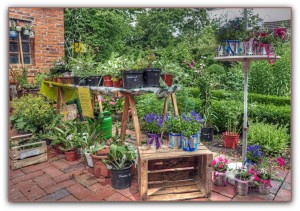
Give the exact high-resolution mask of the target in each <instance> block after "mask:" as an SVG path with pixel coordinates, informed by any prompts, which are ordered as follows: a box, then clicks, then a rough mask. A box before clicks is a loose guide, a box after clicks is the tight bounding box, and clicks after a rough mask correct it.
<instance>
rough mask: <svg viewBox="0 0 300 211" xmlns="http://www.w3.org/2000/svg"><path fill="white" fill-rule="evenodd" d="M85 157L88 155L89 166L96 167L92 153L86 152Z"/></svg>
mask: <svg viewBox="0 0 300 211" xmlns="http://www.w3.org/2000/svg"><path fill="white" fill-rule="evenodd" d="M85 157H86V160H87V164H88V166H89V167H94V165H93V160H92V156H91V154H90V153H85Z"/></svg>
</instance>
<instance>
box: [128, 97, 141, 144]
mask: <svg viewBox="0 0 300 211" xmlns="http://www.w3.org/2000/svg"><path fill="white" fill-rule="evenodd" d="M129 104H130V111H131V115H132V119H133V126H134V130H135V135H136V142H137V145H138V146H140V145H141V131H140V123H139V118H138V115H137V110H136V107H135V101H134V96H133V95H131V94H130V95H129Z"/></svg>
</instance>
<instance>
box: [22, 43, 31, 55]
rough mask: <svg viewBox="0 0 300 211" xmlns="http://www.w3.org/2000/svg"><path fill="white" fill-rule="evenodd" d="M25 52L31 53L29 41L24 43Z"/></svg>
mask: <svg viewBox="0 0 300 211" xmlns="http://www.w3.org/2000/svg"><path fill="white" fill-rule="evenodd" d="M22 50H23V53H30V44H29V43H28V42H23V43H22Z"/></svg>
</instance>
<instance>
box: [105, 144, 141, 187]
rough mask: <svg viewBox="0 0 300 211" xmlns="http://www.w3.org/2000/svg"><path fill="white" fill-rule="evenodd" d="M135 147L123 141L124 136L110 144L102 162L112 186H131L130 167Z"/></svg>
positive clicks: (133, 158) (134, 156)
mask: <svg viewBox="0 0 300 211" xmlns="http://www.w3.org/2000/svg"><path fill="white" fill-rule="evenodd" d="M136 154H137V153H136V149H135V148H134V147H133V146H131V145H130V144H127V143H125V138H123V139H121V138H118V139H116V140H114V141H113V143H112V144H111V145H110V151H109V153H108V154H107V158H106V159H102V162H103V164H104V165H105V166H106V167H107V169H109V171H110V175H111V183H112V187H113V188H115V189H125V188H128V187H130V186H131V178H132V175H131V171H132V170H131V169H132V165H133V163H134V162H135V160H136Z"/></svg>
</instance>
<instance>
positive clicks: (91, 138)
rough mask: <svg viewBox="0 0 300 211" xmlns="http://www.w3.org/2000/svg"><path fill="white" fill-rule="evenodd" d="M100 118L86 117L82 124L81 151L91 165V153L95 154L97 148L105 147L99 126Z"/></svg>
mask: <svg viewBox="0 0 300 211" xmlns="http://www.w3.org/2000/svg"><path fill="white" fill-rule="evenodd" d="M101 123H102V120H100V121H99V120H98V119H94V120H93V119H87V121H86V122H85V123H84V124H83V125H82V127H83V128H82V139H81V147H82V152H83V154H84V155H85V157H86V159H87V163H88V166H90V167H93V160H92V157H91V154H95V153H96V152H98V151H99V150H101V149H103V148H105V145H104V144H103V140H104V136H103V131H102V128H101Z"/></svg>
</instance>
